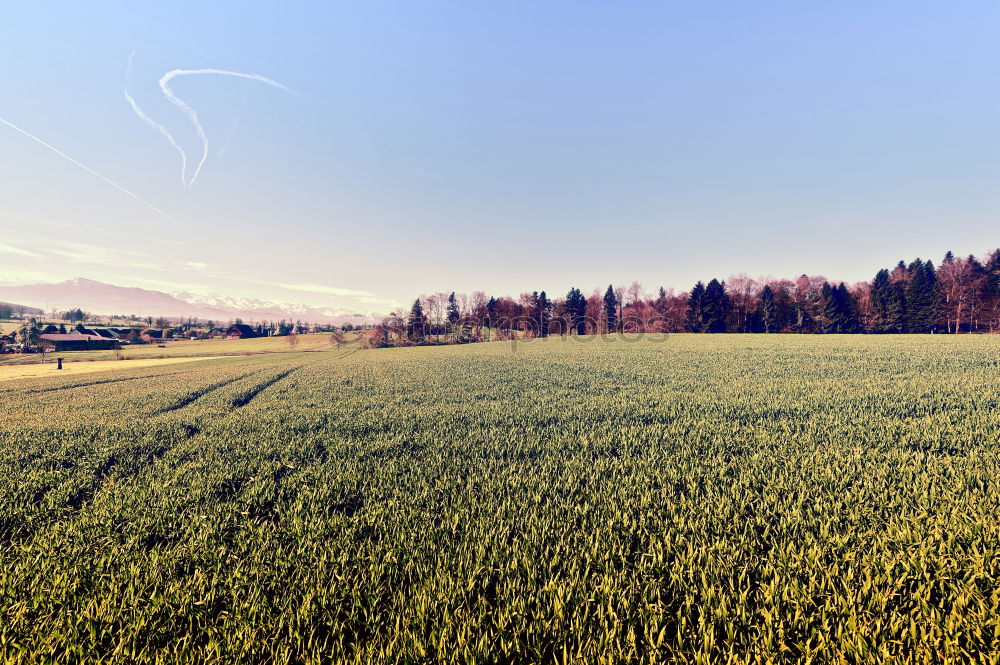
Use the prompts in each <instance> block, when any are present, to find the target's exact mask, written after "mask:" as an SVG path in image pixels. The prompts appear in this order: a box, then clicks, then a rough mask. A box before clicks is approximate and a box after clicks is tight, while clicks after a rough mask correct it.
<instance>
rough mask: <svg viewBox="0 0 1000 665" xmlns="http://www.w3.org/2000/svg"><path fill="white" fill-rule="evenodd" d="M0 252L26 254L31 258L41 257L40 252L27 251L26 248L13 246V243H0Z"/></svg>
mask: <svg viewBox="0 0 1000 665" xmlns="http://www.w3.org/2000/svg"><path fill="white" fill-rule="evenodd" d="M0 253H3V254H13V255H14V256H27V257H28V258H32V259H40V258H42V255H41V254H36V253H35V252H32V251H29V250H27V249H22V248H20V247H15V246H13V245H7V244H5V243H0Z"/></svg>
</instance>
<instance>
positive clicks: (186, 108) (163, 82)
mask: <svg viewBox="0 0 1000 665" xmlns="http://www.w3.org/2000/svg"><path fill="white" fill-rule="evenodd" d="M201 75H217V76H233V77H235V78H242V79H248V80H251V81H258V82H260V83H264V84H266V85H269V86H271V87H273V88H278V89H279V90H285V91H286V92H293V93H294V91H293V90H292V89H291V88H289V87H288V86H285V85H283V84H281V83H278V82H277V81H275V80H273V79H269V78H267V77H266V76H261V75H260V74H244V73H243V72H231V71H228V70H225V69H173V70H171V71H169V72H167V73H166V74H164V75H163V76H162V77H161V78H160V90H162V91H163V94H164V96H165V97H166V98H167V100H169V101H170V103H171V104H173V105H174V106H176V107H177V108H179V109H180V110H181V111H182V112H183V113H184V115H186V116H187V117H188V120H190V121H191V124H193V125H194V131H195V133H196V134H197V135H198V138H199V140H201V159H200V160H198V165H197V166H196V167H195V169H194V174H193V175H192V176H191V178H190V180H186V181H185V177H186V174H187V155H185V154H184V151H183V150H181V149H180V148H179V147H178V146H177V143H176V142H175V141H174V140H173V137H171V136H170V134H169V133H168V132H167V131H166V130H165V129H163V127H162V125H159V124H157V123H153V124H151V126H152V127H153V128H154V129H157V130H159V131H160V133H162V134H164V136H166V137H167V140H168V141H170V143H171V145H173V146H174V147H175V148H177V149H178V150H179V151H180V152H181V169H182V171H181V181H182V182H184V186H185V187H186V188H189V187H191V185H193V184H194V182H195V181H196V180H197V179H198V175H199V174H200V173H201V169H202V167H203V166H204V165H205V161H206V160H207V159H208V145H209V144H208V136H207V135H206V134H205V128H204V127H202V125H201V121H200V120H199V119H198V112H197V111H195V110H194V109H193V108H192V107H191V105H190V104H188V103H187V102H185V101H184V100H183V99H181V98H180V97H178V96H177V95H176V94H175V93H174V91H173V89H172V88H171V87H170V82H171V81H172V80H174V79H175V78H177V77H178V76H201ZM127 94H128V93H127V92H126V95H127ZM130 103H132V107H133V109H135V110H136V113H137V114H139V117H140V118H143V120H145V121H146V122H147V124H149V123H151V122H152V121H151V120H149V119H148V117H144V116H145V114H143V113H141V111H140V110H139V107H138V106H137V105H136V104H135V103H134V102H130Z"/></svg>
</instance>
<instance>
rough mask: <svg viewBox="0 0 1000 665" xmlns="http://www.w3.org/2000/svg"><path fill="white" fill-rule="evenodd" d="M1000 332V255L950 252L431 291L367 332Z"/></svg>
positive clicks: (404, 341) (423, 340)
mask: <svg viewBox="0 0 1000 665" xmlns="http://www.w3.org/2000/svg"><path fill="white" fill-rule="evenodd" d="M619 332H620V333H679V332H693V333H727V332H728V333H812V334H815V333H827V334H830V333H838V334H861V333H870V334H893V333H896V334H898V333H995V332H1000V249H998V250H996V251H993V252H990V253H988V254H986V255H985V256H982V257H976V256H974V255H970V256H966V257H957V256H955V255H954V254H952V253H951V252H948V253H947V254H946V255H945V257H944V259H943V260H942V261H941V262H940V264H939V265H937V266H935V264H934V263H933V262H932V261H926V260H922V259H919V258H918V259H914V260H913V261H911V262H909V263H907V262H905V261H900V262H899V263H897V264H896V265H895V266H894V267H892V268H883V269H882V270H879V271H878V272H877V273H876V274H875V276H874V277H873V278H872V279H871V280H867V281H862V282H858V283H855V284H846V283H844V282H835V281H831V280H828V279H827V278H825V277H823V276H820V275H807V274H803V275H801V276H799V277H798V278H796V279H774V278H769V277H768V278H757V279H754V278H751V277H749V276H747V275H745V274H739V275H734V276H732V277H730V278H729V279H727V280H724V281H722V280H719V279H712V280H709V281H708V282H707V283H705V282H701V281H699V282H698V283H697V284H695V285H694V287H693V288H691V290H690V291H683V292H675V291H674V290H673V289H665V288H663V287H660V288H659V289H658V290H657V291H656V293H655V294H647V293H646V292H645V290H644V288H643V287H642V285H641V284H639V283H638V282H633V283H632V284H631V285H629V286H627V287H626V286H618V287H614V286H612V285H610V284H609V285H608V287H607V288H606V289H595V290H593V291H592V292H591V293H590V294H589V295H584V293H583V292H582V291H581V290H580V289H578V288H575V287H573V288H570V290H569V291H568V292H567V293H566V295H565V296H561V297H556V298H552V297H550V296H549V295H548V294H547V292H546V291H533V292H530V293H522V294H521V295H520V296H519V297H517V298H514V297H511V296H499V297H494V296H488V295H487V294H486V293H484V292H482V291H476V292H474V293H472V294H471V295H466V294H456V293H454V292H452V293H448V292H444V293H435V294H431V295H425V296H421V297H419V298H417V299H416V300H415V301H414V303H413V305H412V306H411V307H410V308H409V310H408V311H397V312H393V313H392V314H390V315H389V316H388V317H386V318H385V319H383V320H382V322H381V323H380V324H378V325H376V326H374V327H373V328H372V329H370V330H369V331H367V335H366V338H365V340H364V341H365V343H366V345H367V346H370V347H372V346H374V347H381V346H406V345H414V344H445V343H466V342H477V341H490V340H504V339H513V338H515V337H546V336H549V335H592V334H607V333H619Z"/></svg>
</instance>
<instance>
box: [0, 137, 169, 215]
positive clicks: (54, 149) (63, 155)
mask: <svg viewBox="0 0 1000 665" xmlns="http://www.w3.org/2000/svg"><path fill="white" fill-rule="evenodd" d="M0 122H2V123H3V124H5V125H7V126H8V127H10V128H11V129H13V130H14V131H15V132H19V133H21V134H24V135H25V136H27V137H28V138H29V139H31V140H32V141H35V142H36V143H41V144H42V145H43V146H45V147H46V148H48V149H49V150H51V151H52V152H54V153H56V154H57V155H59V156H60V157H62V158H63V159H65V160H67V161H69V162H72V163H73V164H76V165H77V166H79V167H80V168H81V169H83V170H84V171H86V172H87V173H90V174H91V175H95V176H97V177H98V178H100V179H101V180H103V181H104V182H106V183H108V184H109V185H111V186H112V187H114V188H115V189H117V190H118V191H120V192H122V193H124V194H128V195H129V196H131V197H132V198H133V199H135V200H136V201H138V202H139V203H141V204H142V205H144V206H146V207H147V208H149V209H150V210H153V211H155V212H157V213H158V214H160V215H163V216H164V217H166V218H167V219H169V220H170V221H171V222H176V221H177V220H175V219H174V218H173V217H171V216H170V215H168V214H167V213H165V212H163V211H162V210H160V209H159V208H157V207H156V206H155V205H153V204H152V203H150V202H149V201H147V200H146V199H144V198H142V197H141V196H138V195H137V194H133V193H132V192H130V191H128V190H127V189H125V188H124V187H122V186H121V185H119V184H118V183H117V182H115V181H114V180H111V179H110V178H107V177H105V176H103V175H101V174H100V173H98V172H97V171H95V170H94V169H92V168H90V167H89V166H86V165H84V164H81V163H80V162H78V161H76V160H75V159H73V158H72V157H70V156H69V155H67V154H66V153H65V152H62V151H61V150H59V149H57V148H56V147H54V146H52V145H50V144H48V143H46V142H45V141H43V140H42V139H40V138H38V137H37V136H35V135H34V134H31V133H30V132H27V131H25V130H23V129H21V128H20V127H18V126H17V125H15V124H14V123H12V122H8V121H6V120H4V119H3V118H0Z"/></svg>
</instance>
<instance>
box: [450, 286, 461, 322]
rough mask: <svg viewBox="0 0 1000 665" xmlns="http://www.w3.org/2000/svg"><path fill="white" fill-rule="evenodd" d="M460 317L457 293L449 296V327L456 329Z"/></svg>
mask: <svg viewBox="0 0 1000 665" xmlns="http://www.w3.org/2000/svg"><path fill="white" fill-rule="evenodd" d="M459 318H461V317H460V315H459V313H458V300H456V299H455V292H454V291H452V292H451V295H450V296H448V325H449V326H451V327H454V326H456V325H458V320H459Z"/></svg>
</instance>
